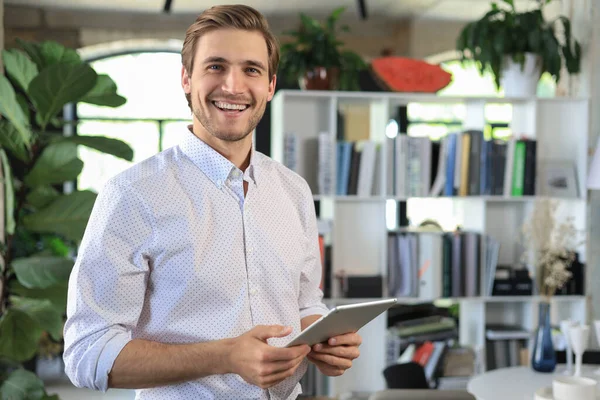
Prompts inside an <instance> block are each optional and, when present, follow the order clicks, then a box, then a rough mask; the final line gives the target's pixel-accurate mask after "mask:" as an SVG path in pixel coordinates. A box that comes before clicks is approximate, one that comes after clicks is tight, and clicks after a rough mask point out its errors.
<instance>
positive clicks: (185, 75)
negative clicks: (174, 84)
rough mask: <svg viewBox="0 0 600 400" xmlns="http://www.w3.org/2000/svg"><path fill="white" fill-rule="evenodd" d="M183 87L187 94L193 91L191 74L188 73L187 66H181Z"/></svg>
mask: <svg viewBox="0 0 600 400" xmlns="http://www.w3.org/2000/svg"><path fill="white" fill-rule="evenodd" d="M181 87H182V88H183V91H184V92H185V93H186V94H189V93H191V91H192V83H191V81H190V76H189V75H188V73H187V71H186V70H185V67H184V66H183V65H182V66H181Z"/></svg>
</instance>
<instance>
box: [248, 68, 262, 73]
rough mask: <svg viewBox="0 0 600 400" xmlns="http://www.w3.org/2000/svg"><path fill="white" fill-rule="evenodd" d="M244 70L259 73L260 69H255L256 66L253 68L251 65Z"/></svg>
mask: <svg viewBox="0 0 600 400" xmlns="http://www.w3.org/2000/svg"><path fill="white" fill-rule="evenodd" d="M246 71H248V72H249V73H251V74H260V71H259V70H258V69H256V68H253V67H249V68H247V69H246Z"/></svg>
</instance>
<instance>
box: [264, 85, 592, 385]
mask: <svg viewBox="0 0 600 400" xmlns="http://www.w3.org/2000/svg"><path fill="white" fill-rule="evenodd" d="M409 103H423V104H443V105H453V106H456V107H459V108H460V109H461V110H463V114H464V118H463V120H462V122H463V126H462V128H463V129H464V130H467V129H480V130H483V126H484V124H485V114H486V107H487V106H488V105H496V104H509V105H510V106H511V118H510V119H511V122H510V129H511V130H512V131H513V132H514V133H516V134H519V135H525V136H527V137H530V138H535V139H536V141H537V161H538V165H537V167H536V170H537V172H539V171H540V167H539V165H540V162H541V161H542V160H544V159H563V160H568V161H570V162H572V163H573V164H574V165H575V166H576V170H577V180H578V184H579V194H578V197H577V198H569V199H566V198H565V199H556V200H558V201H559V204H560V206H559V213H560V215H561V216H564V217H567V216H573V217H574V218H575V224H576V226H577V228H578V229H580V230H582V231H584V232H585V230H586V228H587V225H586V221H587V212H588V210H587V194H586V190H585V189H584V185H583V183H584V182H585V178H586V173H587V169H588V136H589V122H588V121H589V101H588V99H586V98H548V99H545V98H539V99H538V98H525V99H521V98H515V99H513V98H474V97H438V96H436V95H429V94H410V93H388V92H385V93H364V92H334V91H293V90H292V91H290V90H281V91H279V92H278V93H277V94H276V95H275V97H274V98H273V102H272V109H271V156H272V157H273V158H274V159H275V160H277V161H280V162H283V159H284V136H285V135H286V134H289V133H293V134H295V135H296V137H297V140H298V142H297V152H298V153H297V155H298V156H297V172H298V173H299V174H300V175H301V176H303V177H304V178H305V179H306V180H307V182H308V183H309V186H310V187H311V189H312V191H313V195H314V199H315V200H318V201H320V211H321V212H320V217H321V218H324V219H328V220H330V221H332V229H331V231H330V233H329V234H327V236H326V242H327V243H328V244H330V245H331V246H332V274H334V275H335V274H336V273H338V272H340V271H341V270H344V271H345V273H347V274H356V275H375V274H381V275H383V276H384V281H385V277H386V275H387V236H388V226H387V225H386V215H387V214H386V213H387V212H388V211H387V207H388V203H389V202H390V201H406V202H407V213H408V216H409V218H410V217H411V216H415V215H423V214H427V215H428V217H429V218H432V219H436V220H437V219H439V218H448V217H451V219H452V220H453V221H456V223H457V224H459V225H460V226H461V227H462V228H463V229H464V230H466V231H476V232H479V233H482V234H488V235H491V236H492V237H494V238H495V239H496V240H498V241H499V242H500V254H499V260H498V263H499V264H501V265H506V264H515V263H517V262H518V261H519V258H520V255H521V253H522V251H523V249H522V246H521V243H520V228H521V225H522V224H523V222H524V221H525V219H526V218H527V216H528V215H529V214H530V213H531V211H532V207H533V203H534V200H536V199H539V198H541V196H521V197H511V196H466V197H459V196H456V197H444V196H442V197H404V196H394V195H390V194H388V193H386V189H385V188H386V183H387V182H388V177H389V176H388V175H389V174H390V173H391V171H389V167H387V166H388V165H389V164H388V160H386V157H387V151H386V146H389V145H390V140H389V139H388V138H387V137H386V136H385V128H386V124H387V123H388V121H389V119H390V118H391V117H392V115H393V113H394V110H395V108H396V107H397V106H399V105H407V104H409ZM346 105H362V106H364V107H366V108H368V110H369V121H368V124H367V125H368V127H369V132H368V138H369V139H370V140H372V141H374V142H376V143H377V144H378V145H379V146H380V147H381V154H380V158H381V159H380V162H379V163H378V164H377V169H376V171H375V175H374V176H375V179H376V180H377V184H376V185H375V187H376V188H375V190H374V191H373V193H372V195H370V196H356V195H354V196H337V195H336V194H335V178H334V179H333V185H331V186H332V190H331V191H330V192H328V193H320V192H319V188H318V182H317V168H318V162H317V156H316V152H315V151H316V150H315V149H314V143H315V142H316V139H317V137H318V135H319V133H320V132H328V133H329V134H330V135H331V141H332V143H336V134H337V130H338V129H337V128H338V127H337V114H338V110H342V109H343V107H344V106H346ZM311 146H313V147H311ZM331 150H332V154H331V157H330V158H329V160H330V162H331V164H329V168H330V170H331V171H332V174H333V175H332V176H333V177H335V176H336V175H335V169H336V154H335V152H336V148H335V145H334V146H333V147H332V149H331ZM586 247H587V246H586V245H585V244H584V245H582V246H581V247H580V248H578V249H577V250H578V251H579V255H580V261H581V262H583V263H586V253H587V252H586ZM588 275H589V271H587V270H586V278H587V276H588ZM586 281H587V279H586ZM332 286H333V287H332V290H333V291H332V298H331V299H328V300H327V302H328V305H329V306H334V305H337V304H348V303H353V302H357V301H366V300H369V299H344V298H340V293H339V288H337V285H336V282H335V279H332ZM384 286H385V285H384ZM482 286H483V284H482ZM585 287H586V290H588V291H589V289H588V285H587V284H586V285H585ZM384 295H387V293H386V292H385V289H384ZM399 301H400V302H401V303H402V304H413V303H418V302H422V301H423V300H419V299H418V298H412V297H411V298H401V299H399ZM440 301H443V302H451V303H458V304H459V305H460V326H459V341H460V343H461V344H462V345H466V346H471V347H473V348H474V349H475V350H476V351H477V352H479V353H480V354H481V356H482V357H485V350H484V349H485V325H486V323H506V324H518V325H522V326H523V327H525V328H526V329H529V330H531V331H533V329H534V328H535V327H536V326H537V321H538V315H537V314H538V304H539V303H540V301H541V298H540V297H539V296H535V295H534V296H502V297H490V296H479V297H459V298H449V299H440ZM551 310H552V321H553V323H557V322H558V321H559V320H560V319H563V318H567V317H568V318H573V319H576V320H579V321H580V322H585V321H587V312H588V311H587V310H588V297H587V296H556V297H555V298H553V300H552V307H551ZM360 333H361V334H362V335H363V338H364V340H363V345H362V346H361V354H362V355H361V357H360V358H359V359H358V360H356V361H355V363H354V366H353V368H352V369H351V370H349V371H347V372H346V374H344V376H342V377H338V378H333V379H326V380H325V381H326V382H327V385H326V388H327V393H323V394H325V395H330V396H339V395H342V394H344V393H347V392H350V391H356V392H370V391H375V390H380V389H384V388H385V380H384V378H383V374H382V371H383V368H384V367H385V352H386V348H385V334H386V316H385V315H383V316H381V317H380V318H378V319H377V320H375V321H373V322H371V323H370V324H368V325H367V327H365V328H364V329H363V330H361V332H360ZM483 365H485V363H483Z"/></svg>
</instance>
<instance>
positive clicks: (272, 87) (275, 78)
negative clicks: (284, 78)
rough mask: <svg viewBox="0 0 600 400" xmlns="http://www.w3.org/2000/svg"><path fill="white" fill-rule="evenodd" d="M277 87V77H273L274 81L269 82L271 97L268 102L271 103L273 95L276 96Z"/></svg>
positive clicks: (269, 96)
mask: <svg viewBox="0 0 600 400" xmlns="http://www.w3.org/2000/svg"><path fill="white" fill-rule="evenodd" d="M276 86H277V75H273V79H271V82H269V95H268V96H267V101H271V99H272V98H273V95H274V94H275V87H276Z"/></svg>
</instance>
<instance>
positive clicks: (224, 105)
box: [214, 101, 248, 110]
mask: <svg viewBox="0 0 600 400" xmlns="http://www.w3.org/2000/svg"><path fill="white" fill-rule="evenodd" d="M214 104H215V106H217V107H219V108H223V109H226V110H245V109H246V108H247V107H248V106H247V105H245V104H231V103H223V102H222V101H215V102H214Z"/></svg>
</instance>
